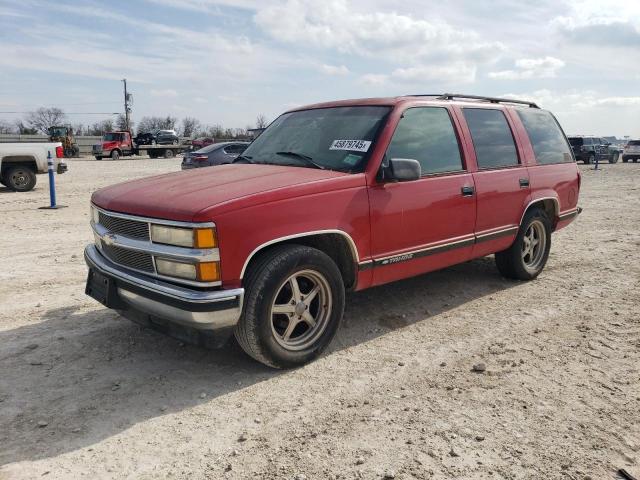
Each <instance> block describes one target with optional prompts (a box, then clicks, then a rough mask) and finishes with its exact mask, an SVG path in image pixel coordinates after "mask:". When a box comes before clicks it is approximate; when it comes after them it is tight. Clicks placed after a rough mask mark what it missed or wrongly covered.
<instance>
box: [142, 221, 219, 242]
mask: <svg viewBox="0 0 640 480" xmlns="http://www.w3.org/2000/svg"><path fill="white" fill-rule="evenodd" d="M151 241H152V242H154V243H164V244H166V245H176V246H178V247H189V248H215V247H216V246H217V244H218V242H217V238H216V232H215V230H214V229H213V228H196V229H191V228H181V227H167V226H165V225H153V224H152V225H151Z"/></svg>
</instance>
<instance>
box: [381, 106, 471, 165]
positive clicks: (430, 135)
mask: <svg viewBox="0 0 640 480" xmlns="http://www.w3.org/2000/svg"><path fill="white" fill-rule="evenodd" d="M391 158H412V159H414V160H418V162H420V166H421V167H422V173H423V174H429V173H441V172H453V171H459V170H462V159H461V158H460V148H459V146H458V139H457V138H456V134H455V131H454V130H453V125H452V124H451V118H450V117H449V112H447V110H446V109H445V108H440V107H425V108H410V109H409V110H407V111H406V112H404V114H403V116H402V118H401V119H400V123H398V127H397V128H396V131H395V132H394V134H393V138H392V139H391V143H389V147H388V148H387V159H391Z"/></svg>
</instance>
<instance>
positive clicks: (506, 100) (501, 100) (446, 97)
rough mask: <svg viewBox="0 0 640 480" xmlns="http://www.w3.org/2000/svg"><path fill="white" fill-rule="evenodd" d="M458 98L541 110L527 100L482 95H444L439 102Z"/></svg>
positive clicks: (439, 98)
mask: <svg viewBox="0 0 640 480" xmlns="http://www.w3.org/2000/svg"><path fill="white" fill-rule="evenodd" d="M456 98H463V99H465V98H466V99H471V100H483V101H485V102H490V103H516V104H518V105H528V106H529V107H531V108H540V107H539V106H538V105H537V104H536V103H534V102H529V101H526V100H513V99H511V98H498V97H483V96H481V95H465V94H463V93H443V94H442V95H440V96H439V97H438V100H454V99H456Z"/></svg>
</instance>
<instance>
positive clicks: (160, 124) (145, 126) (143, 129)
mask: <svg viewBox="0 0 640 480" xmlns="http://www.w3.org/2000/svg"><path fill="white" fill-rule="evenodd" d="M176 123H178V119H177V118H176V117H172V116H171V115H167V116H166V117H142V119H141V120H140V123H138V133H148V132H153V131H154V130H175V128H176Z"/></svg>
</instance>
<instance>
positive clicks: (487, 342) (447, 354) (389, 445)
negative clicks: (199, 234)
mask: <svg viewBox="0 0 640 480" xmlns="http://www.w3.org/2000/svg"><path fill="white" fill-rule="evenodd" d="M179 162H180V161H179V160H178V159H171V160H121V161H117V162H112V161H103V162H96V161H90V160H88V159H87V160H82V159H80V160H71V161H70V162H69V164H70V165H69V172H68V173H67V174H65V175H62V176H59V177H57V180H58V198H59V202H60V203H62V204H65V205H68V208H66V209H62V210H57V211H48V210H38V208H37V207H40V206H43V205H47V203H48V191H47V183H46V177H44V176H40V177H39V184H38V186H37V187H36V189H35V190H34V191H32V192H30V193H26V194H15V193H12V192H9V191H8V190H7V189H5V188H0V213H1V218H2V227H1V230H0V259H1V260H0V261H1V262H2V264H3V265H4V268H3V269H2V271H0V370H1V372H2V373H0V465H2V466H1V467H0V478H2V479H5V478H11V479H14V478H15V479H18V478H25V479H26V478H28V479H31V478H36V477H41V476H43V475H46V478H56V479H57V478H60V479H69V478H84V477H87V478H132V479H134V478H135V479H151V478H157V479H164V478H175V479H183V478H185V479H186V478H189V479H204V478H211V479H218V478H223V479H224V478H229V479H238V478H267V479H272V478H283V479H305V478H306V479H324V478H335V479H337V478H344V479H349V478H365V479H369V478H398V479H400V478H407V479H409V478H455V479H461V478H491V479H521V478H522V479H524V478H527V479H528V478H536V479H556V478H558V479H568V480H569V479H580V480H584V479H588V478H591V479H594V480H595V479H608V478H616V472H617V470H618V469H619V468H625V469H626V470H627V471H628V472H630V473H632V474H633V475H635V476H637V477H640V466H639V462H640V413H639V412H640V365H639V362H638V360H639V359H640V353H639V352H640V320H639V316H638V314H639V308H638V307H639V305H640V298H639V292H640V262H639V261H638V258H637V256H636V255H637V252H638V247H640V235H639V233H638V231H639V230H640V209H639V208H638V205H639V200H640V187H639V186H638V185H639V184H640V165H638V164H622V163H619V164H616V165H608V164H605V165H603V166H602V170H601V171H599V172H594V171H593V170H590V169H588V168H587V167H586V166H580V169H581V170H582V173H583V189H582V195H581V202H580V204H581V205H582V206H583V207H584V208H585V210H584V212H583V214H582V215H581V216H580V217H579V218H578V220H577V221H576V222H575V223H574V224H573V225H571V226H570V227H569V228H567V229H565V230H562V231H560V232H558V233H557V234H555V235H554V236H553V247H552V250H551V256H550V258H549V263H548V264H547V267H546V269H545V271H544V272H543V273H542V275H541V276H540V277H539V278H538V279H537V280H536V281H533V282H529V283H521V282H514V281H508V280H504V279H502V278H501V277H500V276H499V275H498V273H497V271H496V269H495V268H494V265H493V259H492V258H484V259H480V260H475V261H472V262H468V263H465V264H463V265H458V266H456V267H453V268H449V269H447V270H444V271H441V272H436V273H433V274H429V275H425V276H422V277H417V278H413V279H410V280H406V281H402V282H398V283H395V284H391V285H387V286H383V287H378V288H376V289H372V290H369V291H365V292H361V293H355V294H350V295H349V296H348V302H347V311H346V316H345V323H344V325H343V328H342V330H341V331H340V333H339V334H338V336H337V338H336V340H335V341H334V344H333V346H332V348H331V349H330V351H329V352H327V354H326V355H324V356H323V357H322V358H321V359H319V360H318V361H316V362H315V363H313V364H311V365H308V366H306V367H304V368H300V369H297V370H293V371H284V372H283V371H273V370H269V369H267V368H266V367H263V366H261V365H260V364H257V363H255V362H253V361H251V360H249V359H248V358H247V357H246V356H245V355H244V354H243V353H242V351H241V350H240V349H239V347H237V346H235V345H230V346H228V347H226V348H224V349H222V350H218V351H207V350H203V349H200V348H197V347H192V346H190V345H184V344H181V343H179V342H178V341H175V340H173V339H170V338H166V337H164V336H162V335H160V334H157V333H155V332H152V331H148V330H145V329H142V328H140V327H138V326H136V325H134V324H132V323H130V322H129V321H127V320H125V319H123V318H121V317H119V316H118V315H116V314H114V313H113V312H111V311H109V310H106V309H105V308H102V307H101V306H100V305H99V304H97V303H96V302H94V301H92V300H91V299H89V298H88V297H86V296H85V295H84V280H85V277H86V267H85V265H84V261H83V258H82V249H83V246H84V245H85V244H86V243H88V242H90V241H91V234H90V230H89V226H88V221H89V219H88V202H89V196H90V194H91V192H92V191H93V190H95V189H97V188H99V187H102V186H105V185H109V184H112V183H115V182H119V181H122V180H126V179H131V178H136V177H143V176H147V175H151V174H156V173H164V172H169V171H174V170H178V169H179ZM481 363H482V364H484V366H485V370H484V371H480V372H475V371H472V370H473V366H474V365H478V364H481ZM479 370H482V368H479Z"/></svg>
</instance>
